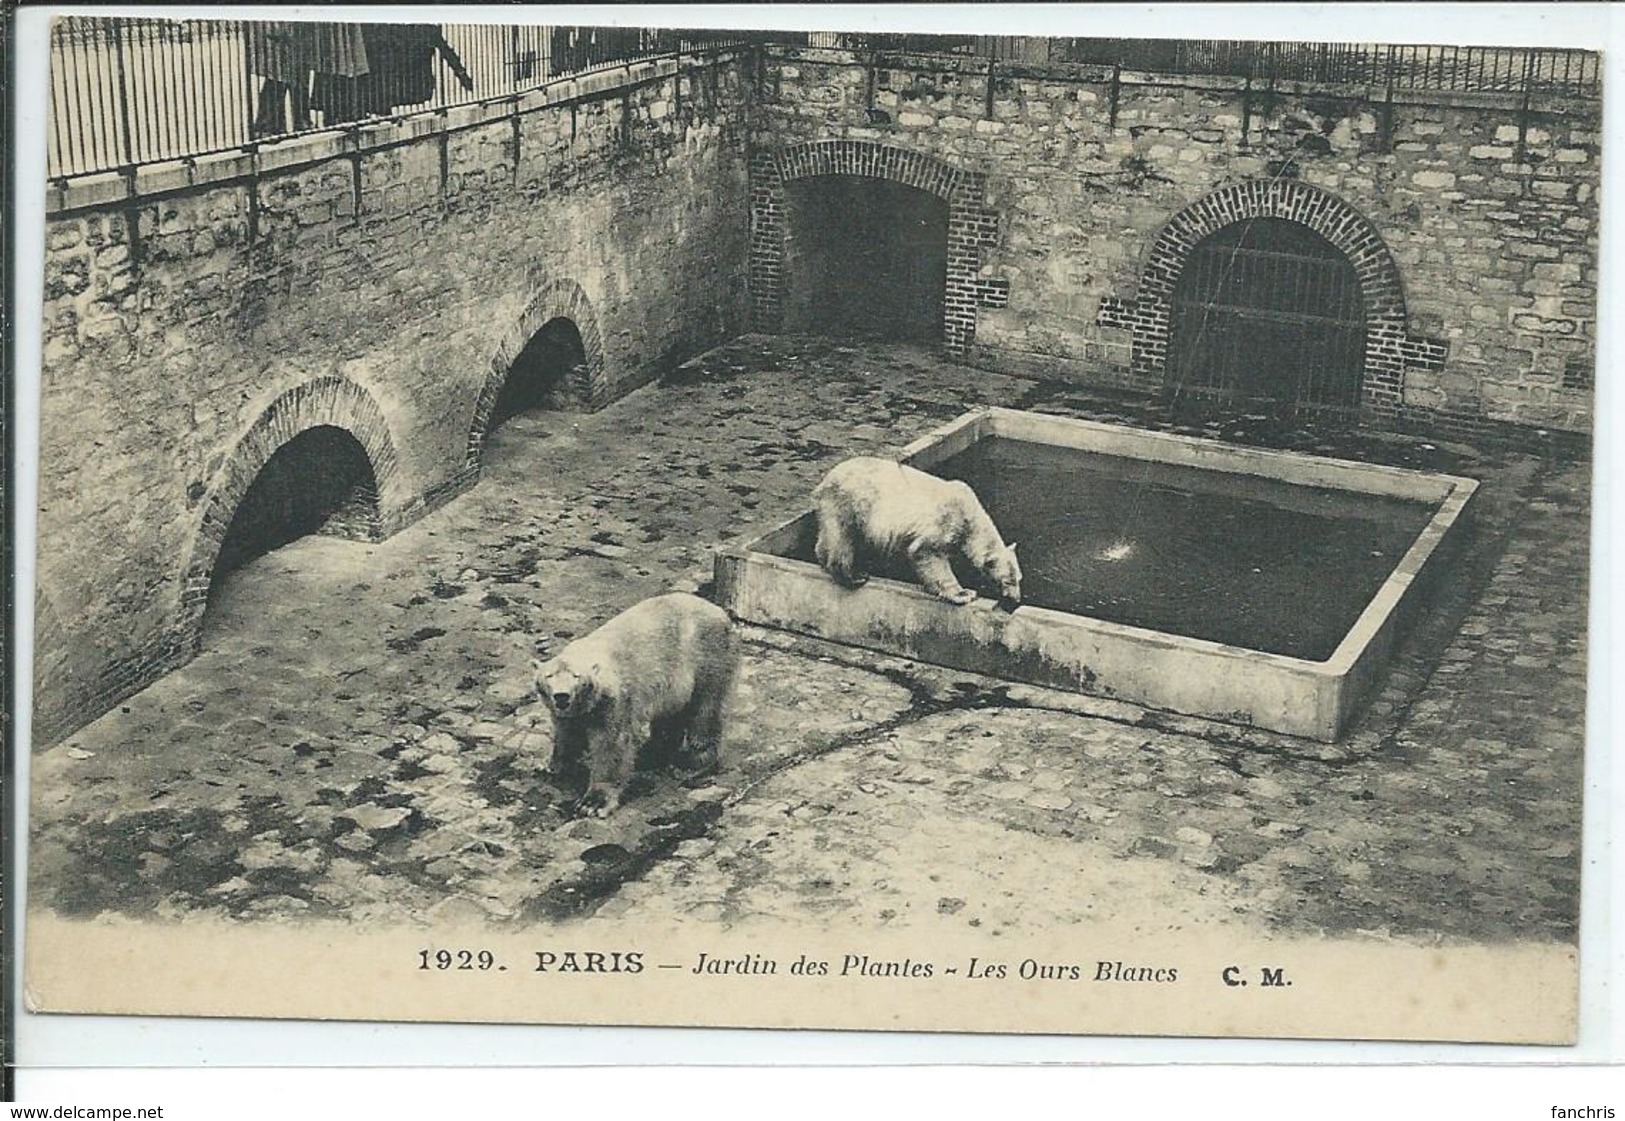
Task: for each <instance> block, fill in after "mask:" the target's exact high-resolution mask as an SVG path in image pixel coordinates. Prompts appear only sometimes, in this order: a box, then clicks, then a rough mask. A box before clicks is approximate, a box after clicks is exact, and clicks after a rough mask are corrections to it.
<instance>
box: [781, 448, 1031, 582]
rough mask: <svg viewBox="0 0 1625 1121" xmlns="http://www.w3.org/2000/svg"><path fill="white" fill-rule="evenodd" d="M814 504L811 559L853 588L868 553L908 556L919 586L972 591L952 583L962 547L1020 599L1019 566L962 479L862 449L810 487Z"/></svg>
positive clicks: (864, 577) (861, 575)
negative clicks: (955, 560)
mask: <svg viewBox="0 0 1625 1121" xmlns="http://www.w3.org/2000/svg"><path fill="white" fill-rule="evenodd" d="M813 501H814V503H815V504H816V506H817V508H818V545H817V556H818V563H819V564H820V565H822V566H823V567H824V570H825V571H826V572H828V573H829V574H830V575H831V576H833V577H834V578H835V579H836V580H837V581H839V582H840V583H842V584H845V585H847V586H849V587H854V588H855V587H857V586H859V585H860V584H862V583H863V582H864V581H865V580H867V579H868V578H869V577H868V575H867V573H866V572H865V571H864V561H865V559H866V558H867V557H871V556H873V557H892V556H901V557H907V558H908V560H909V562H910V563H911V564H912V565H913V566H914V571H915V573H916V574H917V575H918V576H919V579H920V583H921V584H922V585H924V586H925V589H926V591H928V592H930V593H932V594H933V595H935V596H938V597H940V598H942V599H945V600H947V601H948V602H949V603H953V604H960V605H963V604H967V603H970V602H971V601H972V600H974V599H975V598H976V593H975V592H973V591H971V590H970V589H968V588H962V587H960V586H959V581H958V580H957V579H955V577H954V571H953V567H952V565H951V564H950V563H949V559H950V558H951V557H952V556H953V555H954V554H955V553H956V552H957V553H962V554H963V555H964V556H965V558H966V559H967V560H969V561H970V562H971V563H972V564H974V565H975V566H976V567H977V568H978V569H980V570H981V571H982V573H983V574H984V575H985V576H987V578H988V579H989V580H991V581H992V582H993V583H995V584H997V585H998V587H999V594H1000V597H1001V598H1002V599H1003V600H1005V601H1007V602H1008V603H1011V604H1016V603H1020V602H1021V565H1020V564H1018V563H1017V562H1016V547H1015V546H1014V545H1006V544H1005V543H1004V538H1002V537H1000V536H999V531H998V528H997V527H996V526H995V525H994V524H993V519H992V518H990V517H988V514H987V511H986V510H984V509H983V508H982V503H981V502H980V501H979V500H978V499H977V497H976V492H975V491H973V490H971V488H970V486H969V485H968V484H967V483H963V482H959V481H952V482H950V481H949V480H946V479H939V478H937V477H936V476H935V475H927V474H926V473H925V472H924V471H920V470H917V469H915V468H913V467H908V466H905V465H904V464H901V463H895V462H893V461H892V460H889V459H877V458H874V457H872V456H861V457H859V458H857V459H849V460H847V461H846V462H845V463H841V464H837V465H836V467H835V468H834V469H833V470H831V471H830V473H829V474H828V475H826V476H824V481H823V482H821V483H819V484H818V487H817V489H815V490H814V491H813Z"/></svg>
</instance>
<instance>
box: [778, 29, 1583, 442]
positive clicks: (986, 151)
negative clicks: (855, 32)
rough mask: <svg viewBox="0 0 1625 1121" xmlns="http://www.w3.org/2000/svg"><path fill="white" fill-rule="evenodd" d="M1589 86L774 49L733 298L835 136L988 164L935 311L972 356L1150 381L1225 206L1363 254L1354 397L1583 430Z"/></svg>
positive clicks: (1382, 407) (1451, 416)
mask: <svg viewBox="0 0 1625 1121" xmlns="http://www.w3.org/2000/svg"><path fill="white" fill-rule="evenodd" d="M1599 109H1600V107H1599V106H1598V105H1597V104H1595V103H1593V102H1583V101H1565V100H1560V99H1555V98H1550V97H1544V96H1541V95H1536V96H1534V97H1533V98H1532V99H1531V101H1530V103H1529V104H1528V105H1527V106H1526V105H1525V104H1524V103H1523V101H1522V100H1521V99H1520V98H1517V97H1512V96H1508V95H1496V94H1476V95H1466V94H1434V93H1421V92H1410V93H1396V94H1395V97H1394V99H1393V101H1391V102H1389V101H1387V100H1385V95H1384V94H1383V92H1382V91H1380V90H1376V91H1372V90H1367V89H1365V88H1358V89H1355V88H1335V89H1315V88H1309V87H1297V86H1293V87H1283V88H1278V89H1274V90H1258V89H1248V88H1246V84H1245V83H1244V82H1242V81H1241V80H1239V79H1236V80H1231V79H1225V78H1212V79H1199V78H1188V77H1180V78H1176V77H1172V76H1167V75H1153V74H1133V73H1123V74H1121V75H1120V76H1119V80H1118V81H1115V82H1114V81H1113V75H1112V73H1111V71H1110V70H1109V69H1101V68H1090V67H1071V68H1059V67H1057V68H1048V69H1043V70H1040V69H1036V68H1032V67H1015V66H1005V67H1002V68H1000V67H995V69H994V71H993V73H992V74H991V75H990V74H989V71H988V68H987V64H986V62H985V61H977V60H951V59H944V58H935V59H933V58H928V57H925V56H918V57H914V56H906V55H905V56H887V57H886V58H885V59H884V60H880V61H876V60H872V59H869V58H867V57H866V56H859V55H855V54H852V53H850V52H843V51H835V50H819V49H811V48H808V49H800V50H796V49H786V48H775V49H773V50H772V51H770V52H769V53H768V56H767V58H766V60H765V63H764V66H763V76H762V80H761V97H760V104H759V105H758V107H757V109H756V111H755V112H754V113H753V115H752V126H751V133H752V146H753V156H752V165H751V166H752V173H753V176H752V183H753V188H755V189H756V190H757V192H758V193H756V194H754V195H753V199H752V220H753V229H752V244H751V251H752V307H753V310H754V311H755V313H756V315H757V321H758V323H761V324H770V323H771V322H772V309H773V305H772V295H771V293H772V292H773V290H774V285H777V284H781V283H782V278H781V277H779V276H778V275H777V274H776V273H775V272H774V268H775V265H776V262H777V259H776V258H775V256H774V253H775V249H774V246H775V244H777V242H778V241H779V239H781V238H782V237H783V231H782V230H781V229H778V228H777V227H776V226H775V221H777V220H778V215H777V214H776V213H775V212H773V211H772V209H771V208H772V204H773V202H774V199H773V197H772V192H771V185H772V174H773V172H774V170H775V169H776V168H779V167H782V166H783V165H784V162H785V160H786V158H787V157H788V156H789V154H790V153H793V152H797V151H801V150H804V149H805V148H806V147H807V146H808V145H819V146H820V149H821V150H826V149H833V150H840V148H839V144H840V142H843V141H844V142H847V144H848V145H857V146H862V147H863V148H864V149H866V150H868V151H871V152H877V153H893V154H890V155H883V156H879V157H875V156H871V157H869V162H868V165H867V166H876V165H877V164H878V165H880V166H889V167H905V166H910V160H911V159H912V160H920V159H924V160H928V161H931V162H932V163H933V164H940V165H943V170H939V171H937V172H936V173H935V174H936V175H937V177H938V178H939V180H946V179H951V178H952V176H953V175H954V174H956V173H957V174H958V175H961V176H967V175H980V176H982V177H983V180H984V184H985V186H984V188H983V190H982V193H981V196H980V198H979V199H978V205H979V206H984V207H985V208H986V211H985V217H984V218H983V221H984V222H985V226H984V227H982V228H983V229H985V230H986V231H987V236H986V237H985V238H984V239H981V240H979V241H978V243H977V245H976V254H977V256H976V262H975V263H974V264H972V262H971V261H970V259H969V258H968V257H961V258H960V259H959V261H958V267H959V268H961V269H974V274H975V279H974V283H973V284H972V285H969V286H966V285H963V284H962V286H961V287H960V288H959V289H957V290H956V289H954V288H953V287H950V295H949V311H948V319H947V321H946V322H945V332H944V333H945V338H947V340H948V342H949V347H950V349H953V348H954V347H955V346H956V345H958V344H960V343H962V342H963V343H965V344H966V345H967V347H968V351H969V355H970V357H971V358H972V359H973V360H974V361H976V362H977V363H978V364H979V365H984V366H987V367H990V368H993V369H999V370H1005V371H1008V372H1016V373H1026V374H1032V375H1036V376H1044V377H1065V378H1070V379H1074V380H1077V381H1080V382H1088V383H1095V384H1101V385H1110V386H1119V387H1128V388H1134V389H1140V390H1146V391H1158V390H1160V389H1161V388H1162V384H1163V374H1164V371H1163V364H1164V359H1165V356H1166V347H1167V339H1168V327H1169V322H1168V298H1169V296H1170V294H1171V293H1172V290H1173V286H1174V284H1175V283H1176V282H1177V280H1178V276H1179V271H1180V268H1181V267H1182V263H1183V260H1184V255H1185V254H1186V253H1188V252H1189V250H1190V249H1191V248H1192V247H1193V246H1194V244H1195V243H1196V242H1197V241H1199V240H1200V239H1201V238H1202V237H1204V236H1206V235H1208V234H1210V233H1213V232H1216V230H1217V229H1219V228H1221V227H1222V226H1223V225H1225V224H1226V223H1228V222H1231V221H1238V220H1241V219H1244V218H1246V217H1250V216H1255V215H1261V216H1273V217H1282V218H1286V219H1289V220H1292V221H1299V222H1303V223H1305V224H1306V225H1308V226H1310V227H1311V228H1312V229H1314V230H1315V231H1316V232H1317V233H1320V234H1321V235H1322V236H1324V237H1326V238H1327V239H1328V240H1330V241H1331V242H1332V243H1333V244H1334V245H1336V246H1337V247H1338V248H1340V249H1342V250H1343V252H1344V253H1346V254H1347V255H1348V256H1349V259H1350V261H1351V262H1352V263H1353V265H1354V267H1355V269H1356V272H1357V273H1358V274H1359V276H1360V279H1361V283H1362V286H1363V288H1364V295H1365V297H1366V301H1367V332H1366V365H1365V376H1364V380H1363V385H1362V400H1363V404H1364V412H1365V414H1366V419H1367V421H1369V422H1371V423H1375V424H1380V425H1384V426H1389V427H1403V428H1409V429H1417V428H1420V429H1422V430H1427V429H1428V428H1430V427H1431V428H1437V429H1438V430H1439V431H1441V432H1457V431H1463V430H1478V431H1488V430H1501V429H1505V428H1507V427H1508V426H1523V427H1528V428H1530V429H1538V430H1546V431H1557V432H1563V433H1568V434H1570V435H1571V436H1572V437H1581V436H1583V435H1584V434H1585V433H1588V432H1589V431H1590V428H1591V377H1590V375H1589V373H1588V371H1589V368H1590V366H1589V364H1590V362H1591V360H1592V354H1593V351H1594V347H1595V332H1596V284H1597V216H1598V207H1597V189H1598V185H1599V181H1600V170H1601V169H1600V160H1599V147H1598V143H1599V138H1600V134H1599V132H1598V128H1599ZM853 173H858V174H862V173H864V172H862V171H856V172H853ZM950 251H951V252H952V251H953V247H952V246H951V247H950ZM950 267H951V268H952V267H954V266H950ZM1571 442H1572V441H1571Z"/></svg>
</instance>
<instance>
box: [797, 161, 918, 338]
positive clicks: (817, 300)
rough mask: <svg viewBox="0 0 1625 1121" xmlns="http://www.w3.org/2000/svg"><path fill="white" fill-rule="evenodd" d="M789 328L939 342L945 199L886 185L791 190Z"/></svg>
mask: <svg viewBox="0 0 1625 1121" xmlns="http://www.w3.org/2000/svg"><path fill="white" fill-rule="evenodd" d="M785 204H786V209H787V216H786V217H787V221H786V226H787V229H788V237H787V238H786V244H785V255H784V275H785V281H784V327H785V330H787V331H791V332H805V333H809V334H820V335H839V336H853V337H862V338H878V339H887V340H896V341H929V340H935V339H940V338H941V337H942V307H943V294H944V292H945V290H946V286H947V277H948V203H947V202H946V201H945V200H944V199H940V198H938V197H937V196H935V195H933V194H931V193H929V192H927V191H922V190H920V189H919V188H917V187H910V186H907V185H906V184H903V183H894V182H892V181H890V180H887V179H873V178H869V177H866V176H857V175H818V176H812V177H809V178H805V179H797V180H793V181H791V182H789V183H786V184H785Z"/></svg>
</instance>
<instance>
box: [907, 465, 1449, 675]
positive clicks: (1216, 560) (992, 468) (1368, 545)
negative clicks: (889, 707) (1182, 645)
mask: <svg viewBox="0 0 1625 1121" xmlns="http://www.w3.org/2000/svg"><path fill="white" fill-rule="evenodd" d="M932 473H933V474H936V475H941V476H943V477H945V478H955V479H963V480H965V481H966V482H968V483H969V484H970V485H971V486H972V487H973V488H974V489H975V490H976V493H977V494H978V495H979V496H981V499H982V502H983V505H985V506H986V507H987V509H988V511H989V513H991V514H992V515H993V520H994V521H995V522H997V523H998V526H999V529H1000V531H1001V532H1002V533H1003V534H1004V537H1005V540H1007V541H1015V542H1017V543H1018V544H1019V546H1020V548H1019V555H1020V557H1021V566H1022V570H1023V575H1024V579H1023V583H1022V599H1023V602H1025V603H1028V604H1032V605H1035V606H1039V607H1048V608H1053V609H1055V610H1058V611H1065V612H1068V613H1070V614H1074V615H1085V616H1088V617H1090V618H1095V619H1104V620H1108V621H1111V622H1117V623H1125V624H1129V625H1132V626H1136V627H1144V628H1147V629H1150V630H1156V631H1162V632H1165V633H1169V634H1178V635H1185V636H1188V637H1192V638H1204V639H1210V640H1212V641H1215V642H1223V643H1227V644H1229V645H1233V646H1241V647H1246V648H1248V649H1252V650H1264V651H1270V652H1273V653H1278V654H1286V655H1289V656H1292V657H1297V658H1306V659H1310V660H1313V661H1320V660H1323V659H1325V658H1328V657H1330V656H1331V654H1332V652H1333V651H1334V650H1336V648H1337V645H1338V643H1339V642H1340V641H1342V638H1343V636H1344V635H1345V634H1347V633H1348V631H1349V628H1350V627H1351V626H1353V624H1354V621H1355V620H1356V619H1357V618H1358V617H1359V615H1360V612H1361V611H1363V610H1364V609H1365V606H1366V604H1368V603H1369V602H1370V601H1371V598H1372V596H1374V595H1375V594H1376V591H1377V589H1378V588H1379V587H1381V585H1382V582H1383V581H1384V580H1385V579H1386V578H1387V577H1388V575H1389V573H1391V572H1392V571H1393V569H1394V566H1395V565H1396V564H1397V563H1398V562H1399V559H1400V558H1401V557H1402V556H1403V555H1404V553H1405V551H1406V550H1407V549H1408V548H1409V547H1410V545H1411V542H1412V541H1414V540H1415V539H1416V536H1417V534H1419V533H1420V532H1421V530H1422V528H1423V527H1424V526H1425V525H1426V524H1427V522H1428V520H1429V518H1430V517H1431V516H1432V514H1433V508H1432V507H1431V506H1430V505H1428V504H1426V503H1422V502H1414V501H1407V500H1403V499H1394V498H1388V497H1383V496H1377V495H1367V494H1358V493H1353V492H1350V491H1343V490H1324V489H1320V488H1315V487H1307V486H1300V485H1296V484H1290V483H1282V482H1278V481H1275V480H1270V479H1260V478H1256V477H1253V476H1247V475H1237V474H1233V473H1229V472H1221V471H1207V470H1201V469H1198V468H1190V467H1180V466H1175V465H1170V464H1163V463H1155V462H1151V461H1148V460H1139V459H1128V458H1122V457H1118V456H1107V455H1098V454H1095V453H1092V452H1082V451H1077V450H1075V449H1071V448H1061V447H1054V446H1051V445H1047V444H1034V443H1028V442H1026V441H1021V440H1009V439H1000V438H996V437H995V438H989V439H984V440H981V441H979V442H977V443H976V444H974V445H973V446H972V447H970V448H969V449H968V450H966V451H964V452H962V453H960V454H959V455H956V456H954V457H952V458H951V459H948V460H946V461H944V462H942V463H940V464H938V465H937V466H936V467H934V468H933V469H932ZM889 574H895V573H889ZM971 577H972V574H971V573H970V572H968V571H966V572H963V573H962V575H961V579H962V580H965V581H967V586H975V585H974V584H972V583H970V579H971Z"/></svg>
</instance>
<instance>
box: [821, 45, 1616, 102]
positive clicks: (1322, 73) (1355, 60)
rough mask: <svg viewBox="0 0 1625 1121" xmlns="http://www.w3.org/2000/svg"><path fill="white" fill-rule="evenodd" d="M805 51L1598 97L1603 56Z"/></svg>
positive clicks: (1022, 48) (1377, 50)
mask: <svg viewBox="0 0 1625 1121" xmlns="http://www.w3.org/2000/svg"><path fill="white" fill-rule="evenodd" d="M806 43H807V45H808V46H815V47H842V48H846V49H851V50H874V51H885V52H897V53H919V54H956V55H963V56H970V57H974V58H984V59H991V60H994V61H998V62H1008V63H1011V64H1015V65H1022V64H1027V65H1035V66H1043V65H1053V64H1064V63H1084V64H1093V65H1097V66H1111V67H1122V68H1123V69H1125V70H1142V71H1150V72H1154V73H1163V74H1192V75H1215V76H1228V77H1236V78H1249V79H1252V80H1253V81H1254V82H1255V83H1258V84H1269V83H1271V82H1310V83H1321V84H1328V85H1363V86H1385V87H1389V88H1394V89H1411V90H1435V91H1448V92H1459V93H1472V92H1485V93H1518V94H1521V93H1525V92H1533V93H1553V94H1566V95H1569V96H1575V97H1588V98H1592V97H1598V96H1600V95H1601V92H1602V67H1601V56H1600V55H1598V54H1597V53H1596V52H1595V51H1585V50H1574V49H1564V48H1550V47H1538V48H1537V47H1447V46H1422V45H1405V44H1389V43H1264V42H1245V41H1229V40H1223V39H1081V38H1068V37H1062V36H1055V37H1038V36H1020V35H960V36H943V35H900V34H861V35H860V34H846V33H838V32H814V33H811V34H810V35H808V36H807V40H806Z"/></svg>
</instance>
